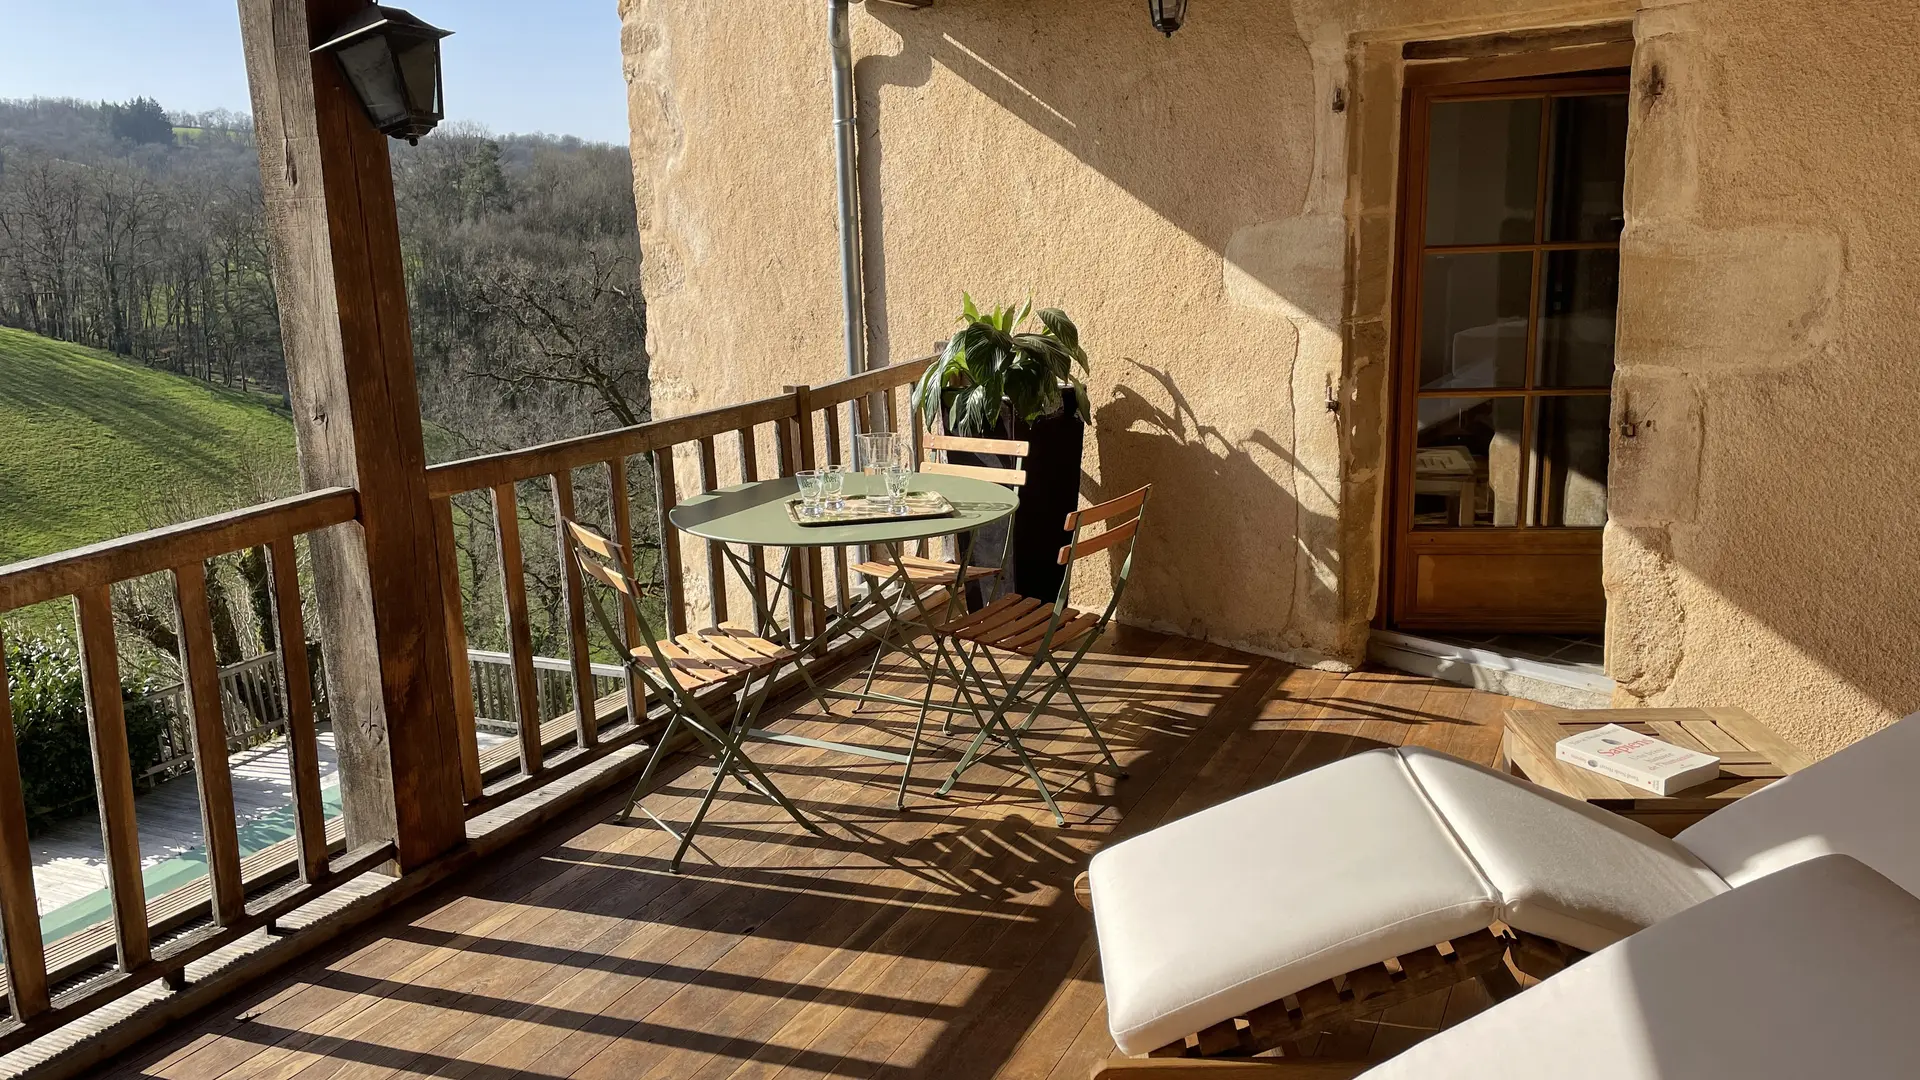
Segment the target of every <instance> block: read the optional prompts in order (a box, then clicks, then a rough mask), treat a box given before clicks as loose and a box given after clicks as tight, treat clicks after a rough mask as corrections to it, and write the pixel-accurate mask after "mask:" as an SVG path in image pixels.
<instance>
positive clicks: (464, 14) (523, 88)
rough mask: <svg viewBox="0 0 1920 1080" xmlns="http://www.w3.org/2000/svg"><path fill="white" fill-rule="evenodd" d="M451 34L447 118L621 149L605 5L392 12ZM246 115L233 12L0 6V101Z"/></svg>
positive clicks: (463, 5) (603, 0) (164, 4)
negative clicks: (89, 102) (153, 103)
mask: <svg viewBox="0 0 1920 1080" xmlns="http://www.w3.org/2000/svg"><path fill="white" fill-rule="evenodd" d="M398 6H401V7H404V8H406V9H407V10H408V11H411V12H413V13H414V14H415V15H418V16H420V17H421V18H423V19H425V20H427V21H428V22H430V23H433V24H434V25H436V26H440V27H443V28H445V29H448V30H452V31H454V36H452V37H450V38H448V39H447V40H446V41H445V43H444V44H443V45H442V46H441V55H442V56H443V57H444V58H445V66H446V89H447V119H448V120H467V121H473V122H476V123H480V124H484V125H486V126H487V127H489V128H492V129H493V130H494V131H496V132H501V133H506V132H533V131H544V132H547V133H549V134H555V135H578V136H580V137H581V138H584V139H597V140H600V141H603V142H618V143H625V142H626V141H627V102H626V88H625V85H624V83H623V82H622V79H621V76H620V18H619V15H618V13H617V12H616V4H615V0H516V2H507V0H400V3H399V5H398ZM142 94H144V95H146V96H148V97H151V98H156V99H158V100H159V102H160V104H161V105H163V106H165V107H166V108H168V109H172V110H184V111H189V112H201V111H204V110H207V109H215V108H224V109H233V110H235V111H238V112H244V111H246V109H247V72H246V65H245V64H244V63H243V62H242V60H241V56H240V24H239V17H238V16H237V15H236V14H235V4H234V0H0V98H22V97H75V98H83V99H107V100H124V99H126V98H131V97H137V96H139V95H142Z"/></svg>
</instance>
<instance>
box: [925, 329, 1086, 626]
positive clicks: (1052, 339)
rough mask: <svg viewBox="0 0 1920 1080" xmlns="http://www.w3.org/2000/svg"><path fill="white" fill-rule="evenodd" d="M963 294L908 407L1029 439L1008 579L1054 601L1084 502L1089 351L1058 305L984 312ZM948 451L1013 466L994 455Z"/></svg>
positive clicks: (962, 431)
mask: <svg viewBox="0 0 1920 1080" xmlns="http://www.w3.org/2000/svg"><path fill="white" fill-rule="evenodd" d="M961 297H962V304H963V306H962V309H961V313H960V319H959V322H960V329H959V330H957V331H955V332H954V335H953V337H952V339H950V340H949V341H948V342H947V345H946V349H945V350H944V351H943V352H942V353H941V354H940V357H939V358H938V359H936V360H935V361H934V362H933V364H932V365H930V366H929V367H928V368H927V370H926V373H925V374H924V375H922V376H921V377H920V382H919V383H918V384H917V385H916V386H915V387H914V389H913V403H914V407H915V408H918V409H919V410H920V413H921V416H922V418H923V422H924V423H925V425H926V427H927V429H928V430H930V431H931V430H934V429H935V427H936V425H937V424H939V422H940V421H942V420H944V421H945V424H944V426H945V430H946V432H947V433H948V434H950V435H960V436H967V437H971V438H997V439H1024V440H1026V441H1027V443H1028V444H1029V447H1030V449H1029V452H1028V456H1027V463H1026V470H1027V483H1026V486H1025V487H1024V488H1022V489H1021V492H1020V509H1019V510H1018V511H1016V512H1015V513H1014V515H1013V537H1014V543H1013V553H1012V558H1011V559H1010V560H1009V562H1010V569H1011V571H1012V575H1013V578H1012V582H1011V587H1012V588H1013V590H1014V591H1016V592H1018V593H1020V594H1022V595H1025V596H1032V597H1036V598H1038V599H1042V600H1049V601H1050V600H1052V599H1053V598H1054V597H1055V596H1056V595H1058V593H1059V591H1060V579H1061V577H1062V575H1063V574H1064V573H1065V571H1064V568H1062V567H1061V566H1060V564H1059V554H1060V549H1061V548H1062V547H1063V546H1065V545H1066V543H1067V540H1068V535H1067V533H1066V530H1065V529H1063V528H1062V526H1063V525H1064V524H1065V522H1066V518H1067V515H1068V514H1070V513H1072V512H1073V510H1074V509H1075V508H1076V507H1077V506H1078V505H1079V501H1080V457H1081V454H1082V452H1083V450H1084V448H1085V445H1086V425H1087V422H1088V421H1089V420H1090V419H1091V418H1092V407H1091V404H1090V403H1089V401H1088V399H1087V387H1086V383H1085V382H1083V381H1082V376H1083V375H1084V374H1085V373H1086V372H1087V353H1086V350H1085V349H1083V348H1081V347H1080V330H1079V328H1078V327H1076V326H1074V324H1073V320H1072V319H1069V318H1067V316H1066V313H1065V312H1063V311H1061V310H1060V309H1058V308H1042V309H1040V311H1039V312H1037V313H1036V312H1034V311H1033V302H1032V301H1031V300H1029V301H1027V302H1026V303H1024V304H1022V305H1020V306H1019V307H1018V308H1015V307H1011V306H1008V307H996V308H994V309H993V310H991V311H985V312H983V311H981V310H980V309H979V308H978V307H976V306H975V304H974V302H973V297H971V296H968V295H966V294H964V293H963V294H961ZM1029 315H1034V316H1036V317H1037V318H1038V320H1039V326H1038V328H1029V327H1026V325H1025V324H1026V323H1027V319H1028V316H1029ZM950 456H952V457H953V458H954V459H955V460H965V459H968V458H972V459H973V460H974V462H975V463H977V464H982V465H995V466H1002V467H1004V466H1009V465H1011V464H1012V462H1011V461H999V460H997V459H995V458H994V457H993V456H992V455H967V454H954V455H950ZM1004 543H1005V541H1004V540H1003V539H1001V540H995V539H994V538H991V537H989V538H985V539H984V542H983V543H982V544H981V547H980V550H981V552H982V554H983V555H987V556H998V555H999V554H1000V553H1001V552H1002V550H1003V545H1004ZM988 561H991V560H988Z"/></svg>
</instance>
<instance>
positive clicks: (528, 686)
mask: <svg viewBox="0 0 1920 1080" xmlns="http://www.w3.org/2000/svg"><path fill="white" fill-rule="evenodd" d="M493 535H494V540H495V541H496V544H495V546H496V547H498V548H499V549H500V585H501V589H502V595H503V599H504V600H505V601H506V612H507V651H508V653H509V654H510V655H511V656H512V658H513V700H514V704H515V712H516V715H517V716H518V718H519V721H520V771H521V772H523V773H525V774H526V775H528V776H532V775H533V774H534V773H536V772H539V771H540V755H541V745H540V689H539V684H538V683H536V682H535V681H534V679H535V676H534V672H533V627H532V625H531V624H530V623H528V621H527V574H526V567H525V565H524V559H525V556H524V554H523V553H522V552H521V550H520V497H519V495H518V494H517V493H516V492H515V491H514V486H513V485H512V484H501V485H500V486H499V487H496V488H494V489H493Z"/></svg>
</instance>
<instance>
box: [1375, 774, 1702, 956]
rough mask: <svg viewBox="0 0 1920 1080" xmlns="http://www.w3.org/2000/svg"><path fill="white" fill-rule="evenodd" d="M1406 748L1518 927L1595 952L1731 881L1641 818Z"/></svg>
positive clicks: (1505, 918) (1503, 914) (1503, 916)
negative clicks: (1636, 819) (1638, 819)
mask: <svg viewBox="0 0 1920 1080" xmlns="http://www.w3.org/2000/svg"><path fill="white" fill-rule="evenodd" d="M1400 754H1401V756H1402V757H1404V758H1405V759H1406V761H1407V764H1408V765H1409V766H1410V767H1411V768H1412V769H1413V775H1414V778H1415V779H1416V780H1418V781H1419V783H1420V786H1421V788H1422V789H1423V790H1425V791H1426V794H1427V798H1429V799H1431V800H1432V801H1433V805H1434V807H1435V808H1436V809H1438V810H1439V811H1440V816H1441V817H1442V818H1443V819H1445V820H1446V822H1447V824H1448V825H1450V826H1452V827H1453V831H1454V835H1456V836H1458V837H1459V839H1460V843H1461V844H1462V845H1463V846H1464V847H1465V848H1466V849H1467V854H1468V855H1469V856H1471V857H1472V859H1473V861H1474V863H1475V864H1476V865H1477V866H1478V867H1479V868H1480V872H1481V873H1482V874H1484V875H1485V876H1486V878H1487V880H1488V881H1489V882H1490V883H1492V885H1493V890H1494V893H1495V895H1497V896H1498V897H1499V898H1500V914H1499V918H1500V921H1502V922H1504V923H1506V924H1507V925H1509V926H1511V927H1513V928H1514V929H1516V930H1525V931H1527V932H1528V933H1531V934H1539V935H1541V936H1542V937H1547V938H1551V939H1553V940H1554V941H1563V942H1565V943H1567V944H1568V945H1572V946H1574V947H1575V948H1578V949H1584V950H1586V951H1587V952H1593V951H1594V950H1596V949H1604V948H1606V947H1607V946H1608V945H1611V944H1613V943H1614V942H1616V941H1619V940H1620V939H1621V938H1623V937H1626V936H1627V935H1628V934H1631V933H1634V932H1635V931H1637V930H1639V929H1641V928H1642V927H1646V926H1652V925H1653V924H1654V923H1657V922H1659V921H1660V920H1661V919H1664V918H1667V917H1668V916H1670V915H1674V914H1677V913H1679V912H1681V911H1685V910H1686V909H1687V908H1690V907H1692V906H1693V905H1695V904H1698V903H1699V902H1701V901H1702V900H1706V899H1708V898H1710V897H1714V896H1718V895H1719V894H1721V893H1723V892H1726V891H1727V885H1726V883H1725V882H1723V881H1721V880H1720V877H1719V875H1717V874H1715V873H1714V872H1713V871H1712V870H1710V869H1708V868H1707V867H1706V865H1704V864H1703V863H1701V861H1700V860H1699V859H1696V858H1694V857H1693V855H1691V854H1689V853H1688V852H1687V850H1686V849H1685V848H1683V847H1681V846H1680V845H1678V844H1676V843H1674V842H1673V841H1672V840H1669V839H1667V838H1666V837H1664V836H1661V835H1660V834H1659V833H1656V832H1654V831H1653V830H1652V829H1649V828H1647V827H1646V826H1644V825H1641V824H1639V823H1638V822H1634V821H1628V820H1627V819H1626V818H1623V817H1621V816H1620V815H1618V814H1613V813H1609V812H1607V811H1605V810H1601V809H1599V808H1598V807H1594V806H1589V805H1587V804H1586V803H1584V802H1581V801H1579V800H1577V799H1569V798H1567V797H1566V796H1563V795H1559V794H1557V793H1555V792H1551V791H1548V790H1546V789H1545V788H1541V787H1539V786H1537V785H1534V784H1529V783H1527V782H1526V781H1524V780H1520V779H1517V778H1515V777H1512V776H1507V775H1505V774H1503V773H1498V772H1495V771H1493V770H1492V769H1487V768H1482V767H1481V766H1479V765H1473V764H1470V763H1468V762H1465V761H1461V760H1460V759H1459V758H1452V757H1448V756H1447V755H1445V754H1439V753H1435V752H1434V751H1432V750H1423V749H1418V748H1415V747H1406V748H1403V749H1402V750H1401V751H1400ZM1435 940H1438V939H1437V938H1436V939H1435Z"/></svg>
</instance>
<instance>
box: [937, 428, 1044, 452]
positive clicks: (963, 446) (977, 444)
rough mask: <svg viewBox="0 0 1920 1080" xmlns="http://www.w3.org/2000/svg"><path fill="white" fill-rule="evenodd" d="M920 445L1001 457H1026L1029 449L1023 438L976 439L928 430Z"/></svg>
mask: <svg viewBox="0 0 1920 1080" xmlns="http://www.w3.org/2000/svg"><path fill="white" fill-rule="evenodd" d="M920 445H921V446H922V447H923V448H924V449H927V450H943V451H944V450H960V451H964V452H966V453H969V454H998V455H1000V456H1001V457H1015V458H1023V457H1026V456H1027V454H1028V452H1029V451H1030V449H1031V446H1030V444H1029V443H1028V442H1027V441H1026V440H1025V439H977V438H971V437H969V436H964V435H942V434H939V433H938V432H928V433H927V434H926V435H923V436H921V438H920Z"/></svg>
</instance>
